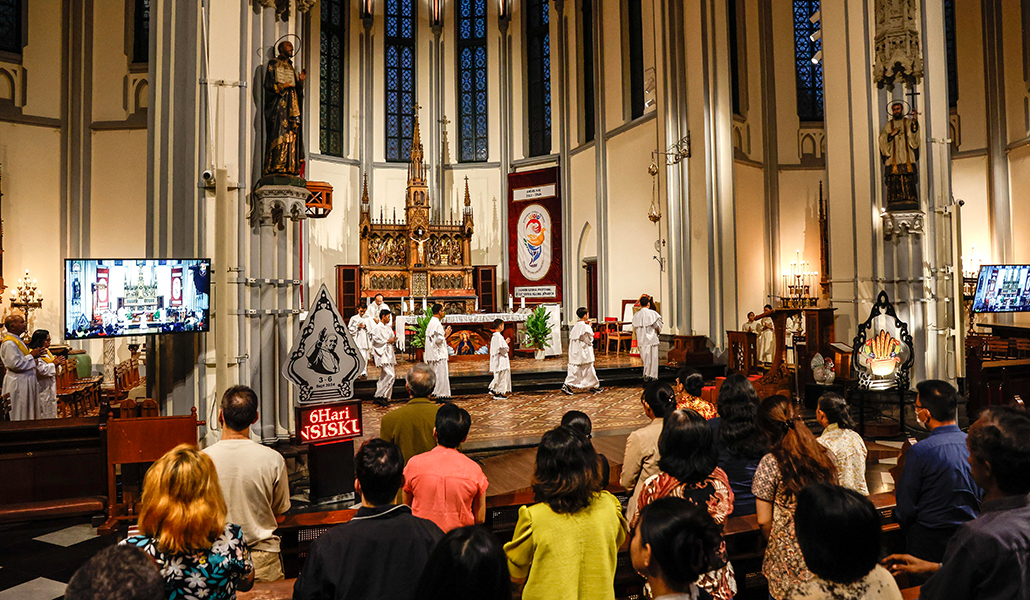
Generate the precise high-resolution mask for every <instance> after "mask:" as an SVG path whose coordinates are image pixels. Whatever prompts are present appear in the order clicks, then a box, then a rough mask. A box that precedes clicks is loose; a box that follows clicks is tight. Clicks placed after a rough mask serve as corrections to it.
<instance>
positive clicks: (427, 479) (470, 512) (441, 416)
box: [404, 404, 490, 533]
mask: <svg viewBox="0 0 1030 600" xmlns="http://www.w3.org/2000/svg"><path fill="white" fill-rule="evenodd" d="M471 426H472V417H470V416H469V413H468V411H466V410H465V409H464V408H461V407H459V406H456V405H454V404H444V405H443V406H441V407H440V410H439V411H437V413H436V427H435V428H434V429H433V436H434V437H435V438H436V447H435V448H433V449H432V450H430V451H429V452H424V453H422V454H418V455H416V456H413V457H412V458H411V460H409V461H408V465H407V466H406V467H404V503H405V504H407V505H409V506H411V513H412V514H413V515H415V516H416V517H420V518H423V519H429V520H430V521H432V522H434V523H436V524H437V526H439V527H440V529H442V530H444V532H445V533H446V532H448V531H450V530H452V529H456V528H458V527H464V526H466V525H475V524H478V523H482V522H484V521H485V520H486V488H487V486H489V485H490V483H489V482H488V481H487V479H486V475H484V474H483V469H481V468H480V467H479V465H478V464H476V462H475V461H473V460H472V459H471V458H469V457H467V456H465V455H464V454H462V453H461V452H459V451H458V445H459V444H461V443H462V442H464V441H465V438H467V437H468V433H469V428H470V427H471Z"/></svg>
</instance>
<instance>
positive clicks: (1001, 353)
mask: <svg viewBox="0 0 1030 600" xmlns="http://www.w3.org/2000/svg"><path fill="white" fill-rule="evenodd" d="M987 356H990V357H991V358H993V359H994V360H1003V359H1006V358H1010V357H1011V353H1010V351H1009V340H1007V339H1004V338H996V337H992V338H989V339H988V340H987Z"/></svg>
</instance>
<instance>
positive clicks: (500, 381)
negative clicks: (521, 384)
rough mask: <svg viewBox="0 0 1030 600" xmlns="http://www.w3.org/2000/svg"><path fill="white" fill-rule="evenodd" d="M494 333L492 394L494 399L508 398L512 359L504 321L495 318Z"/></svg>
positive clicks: (491, 363)
mask: <svg viewBox="0 0 1030 600" xmlns="http://www.w3.org/2000/svg"><path fill="white" fill-rule="evenodd" d="M493 329H494V333H493V335H492V336H490V372H492V373H493V374H494V378H493V381H491V382H490V395H492V396H493V397H494V400H506V399H507V398H508V394H510V393H511V361H509V360H508V340H506V339H504V321H503V320H501V319H494V328H493Z"/></svg>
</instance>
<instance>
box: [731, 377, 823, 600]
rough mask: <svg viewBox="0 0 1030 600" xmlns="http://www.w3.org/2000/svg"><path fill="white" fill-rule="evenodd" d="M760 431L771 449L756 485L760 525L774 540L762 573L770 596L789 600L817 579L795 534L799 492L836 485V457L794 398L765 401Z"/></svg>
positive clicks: (762, 462)
mask: <svg viewBox="0 0 1030 600" xmlns="http://www.w3.org/2000/svg"><path fill="white" fill-rule="evenodd" d="M758 427H759V428H760V429H761V430H762V431H763V432H764V433H765V435H766V437H768V438H769V443H770V445H771V450H770V451H769V453H768V454H766V455H765V456H764V457H762V461H761V462H760V463H758V469H757V470H756V471H755V478H754V481H753V482H752V484H751V489H752V491H753V492H754V494H755V508H756V513H757V515H758V525H759V526H760V527H761V528H762V532H763V533H764V534H765V535H766V537H767V538H768V539H769V545H768V546H767V547H766V549H765V560H764V561H763V562H762V574H763V575H765V578H766V579H767V580H768V581H769V595H770V596H772V597H773V598H775V599H776V600H783V598H784V597H785V595H786V594H787V592H788V591H789V590H790V589H791V588H793V587H794V586H796V585H798V584H801V583H804V582H806V581H809V580H811V579H812V578H813V577H814V575H812V572H811V571H809V570H808V566H807V565H806V564H805V558H804V556H802V555H801V549H800V548H799V547H798V539H797V536H796V535H795V533H794V509H795V508H796V507H797V494H798V493H799V492H800V491H801V489H802V488H804V487H805V486H806V485H808V484H810V483H822V482H829V483H836V482H837V467H836V465H835V464H834V458H833V454H831V453H830V451H828V450H827V449H826V448H824V447H823V446H821V445H820V444H819V442H817V441H816V439H815V435H813V434H812V432H811V430H809V429H808V427H807V426H806V425H805V423H804V421H802V420H801V414H800V413H799V412H798V409H797V408H796V407H795V406H794V404H793V403H792V402H791V401H790V399H789V398H787V397H785V396H771V397H769V398H766V399H765V400H763V401H762V404H761V405H760V406H759V407H758Z"/></svg>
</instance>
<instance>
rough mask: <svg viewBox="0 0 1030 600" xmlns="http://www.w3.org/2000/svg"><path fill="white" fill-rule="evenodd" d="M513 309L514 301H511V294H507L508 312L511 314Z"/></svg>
mask: <svg viewBox="0 0 1030 600" xmlns="http://www.w3.org/2000/svg"><path fill="white" fill-rule="evenodd" d="M514 309H515V301H514V300H513V299H512V297H511V294H508V312H513V311H514Z"/></svg>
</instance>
